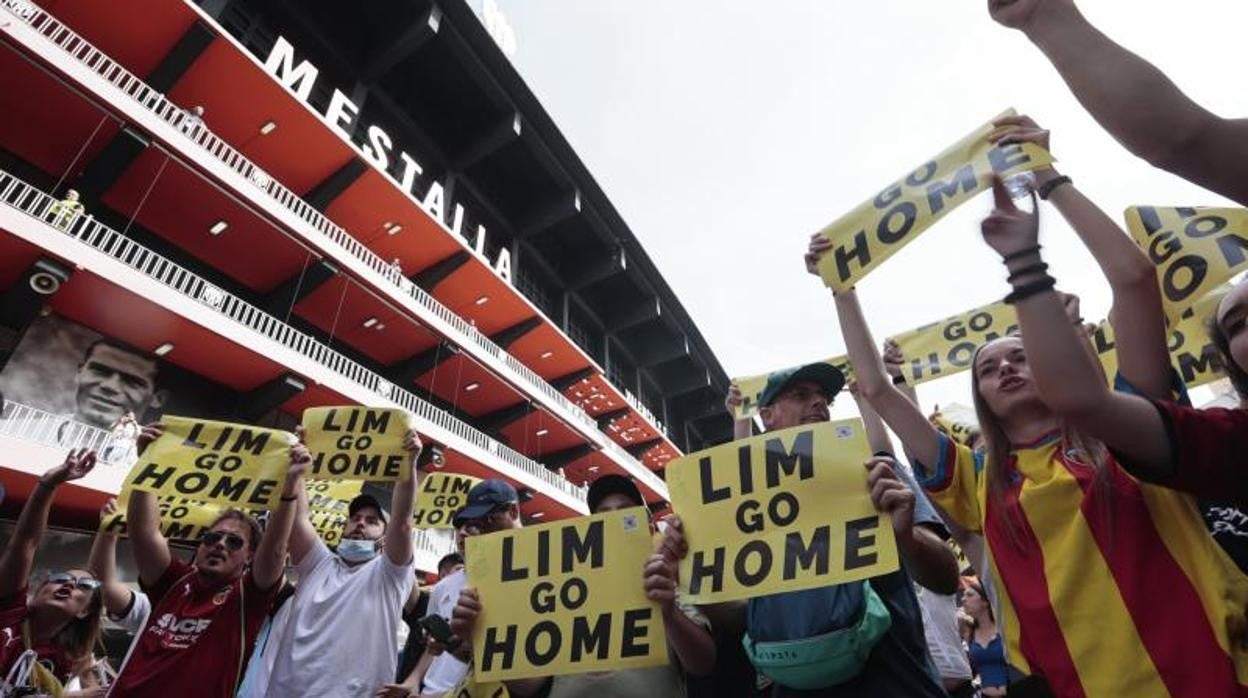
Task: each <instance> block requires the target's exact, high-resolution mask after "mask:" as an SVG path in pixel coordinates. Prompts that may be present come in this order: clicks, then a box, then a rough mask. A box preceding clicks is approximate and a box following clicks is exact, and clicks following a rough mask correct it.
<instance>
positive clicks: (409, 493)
mask: <svg viewBox="0 0 1248 698" xmlns="http://www.w3.org/2000/svg"><path fill="white" fill-rule="evenodd" d="M412 460H413V462H415V457H413V458H412ZM419 482H420V474H419V473H418V472H417V471H416V468H415V467H413V468H412V474H411V477H409V478H408V479H407V480H405V481H403V480H401V481H399V482H396V483H395V485H394V494H393V496H392V499H391V500H390V524H389V525H388V526H387V527H386V547H385V551H386V556H387V557H389V558H390V562H393V563H394V564H396V565H406V564H407V563H409V562H411V561H412V506H413V505H414V504H415V502H416V487H417V486H418V483H419Z"/></svg>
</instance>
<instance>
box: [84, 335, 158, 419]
mask: <svg viewBox="0 0 1248 698" xmlns="http://www.w3.org/2000/svg"><path fill="white" fill-rule="evenodd" d="M75 383H76V386H77V394H76V396H75V403H76V416H77V417H78V419H80V420H81V421H83V422H86V423H87V424H90V425H92V426H96V427H100V428H102V429H108V428H110V427H112V425H113V423H114V422H116V421H117V419H118V418H120V417H121V416H122V415H124V414H125V413H126V412H133V413H134V414H135V415H136V416H137V417H138V418H139V419H142V418H143V413H144V412H146V411H147V410H148V408H149V407H151V408H156V407H159V406H160V403H162V402H163V401H164V400H163V397H162V396H160V394H159V393H158V392H157V389H156V360H155V359H152V358H150V357H147V356H142V355H140V354H135V353H133V352H129V351H126V350H124V349H120V348H118V347H114V346H109V345H107V344H97V345H95V348H93V349H92V350H91V351H90V353H89V354H88V355H87V357H86V358H85V359H84V360H83V362H82V365H81V366H79V367H78V375H77V376H76V377H75Z"/></svg>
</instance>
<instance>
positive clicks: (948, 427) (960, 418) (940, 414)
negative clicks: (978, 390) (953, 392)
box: [929, 403, 980, 446]
mask: <svg viewBox="0 0 1248 698" xmlns="http://www.w3.org/2000/svg"><path fill="white" fill-rule="evenodd" d="M929 420H930V421H931V422H932V424H934V425H936V428H937V429H939V430H940V431H941V433H943V434H945V435H946V436H948V437H949V438H951V439H953V440H954V441H956V442H958V443H960V444H962V445H963V446H972V445H973V444H972V443H971V436H972V435H973V434H975V433H977V432H979V431H980V429H979V420H978V419H977V418H976V417H975V409H974V408H971V407H967V406H966V405H959V404H957V403H954V404H951V405H944V406H943V407H941V408H940V409H938V410H936V412H934V413H932V416H931V417H929Z"/></svg>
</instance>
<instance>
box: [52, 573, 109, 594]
mask: <svg viewBox="0 0 1248 698" xmlns="http://www.w3.org/2000/svg"><path fill="white" fill-rule="evenodd" d="M45 583H47V584H52V585H54V586H58V587H59V586H62V585H65V584H71V585H73V586H75V587H77V588H79V589H81V590H82V591H95V590H96V589H99V588H100V580H98V579H95V578H94V577H75V576H74V575H72V574H70V573H68V572H57V573H55V574H49V575H48V578H47V580H45Z"/></svg>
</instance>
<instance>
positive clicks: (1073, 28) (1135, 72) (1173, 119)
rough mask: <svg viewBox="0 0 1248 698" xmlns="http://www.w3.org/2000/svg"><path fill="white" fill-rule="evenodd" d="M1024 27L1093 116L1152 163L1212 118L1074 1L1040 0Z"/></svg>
mask: <svg viewBox="0 0 1248 698" xmlns="http://www.w3.org/2000/svg"><path fill="white" fill-rule="evenodd" d="M1025 31H1026V33H1027V35H1028V37H1029V38H1030V39H1031V40H1032V41H1033V42H1034V43H1035V44H1036V46H1037V47H1038V48H1039V49H1040V50H1041V51H1043V52H1044V54H1045V55H1046V56H1047V57H1048V59H1049V61H1050V62H1052V63H1053V66H1054V67H1055V68H1057V71H1058V72H1059V73H1060V74H1061V76H1062V79H1063V80H1065V81H1066V84H1067V85H1068V86H1069V87H1070V90H1071V91H1072V92H1073V93H1074V95H1075V98H1076V99H1078V100H1079V102H1080V103H1081V104H1082V105H1083V106H1084V108H1085V109H1087V110H1088V112H1090V113H1091V114H1092V117H1093V118H1095V119H1096V120H1097V122H1098V123H1100V124H1101V126H1102V127H1104V128H1105V129H1106V130H1107V131H1109V132H1110V134H1112V135H1113V136H1114V137H1115V138H1116V139H1118V141H1119V142H1121V143H1122V144H1123V145H1124V146H1125V147H1126V148H1127V149H1128V150H1130V151H1131V152H1133V153H1135V154H1136V155H1138V156H1140V157H1142V158H1144V159H1146V160H1148V161H1149V162H1152V163H1153V164H1156V165H1159V166H1164V163H1166V162H1167V161H1168V160H1170V159H1171V158H1172V157H1173V156H1174V154H1175V153H1176V152H1178V151H1180V150H1182V148H1183V147H1184V144H1185V143H1186V142H1188V141H1189V140H1190V139H1191V138H1192V137H1193V134H1196V133H1199V131H1200V130H1201V129H1202V128H1204V127H1205V125H1206V123H1207V122H1208V121H1210V120H1213V119H1215V118H1216V117H1214V116H1213V115H1212V114H1210V113H1209V112H1208V111H1206V110H1205V109H1203V108H1202V107H1201V106H1200V105H1198V104H1196V103H1195V102H1193V101H1192V100H1191V99H1189V98H1188V97H1187V95H1185V94H1183V92H1182V91H1181V90H1180V89H1179V88H1178V87H1177V86H1176V85H1175V84H1174V83H1173V82H1171V81H1170V79H1169V78H1167V77H1166V76H1165V74H1164V73H1162V72H1161V71H1160V70H1158V69H1157V68H1156V67H1154V66H1153V65H1152V64H1150V63H1148V62H1147V61H1145V60H1144V59H1142V58H1140V57H1139V56H1137V55H1135V54H1134V53H1132V52H1130V51H1128V50H1127V49H1125V48H1123V47H1122V46H1119V45H1118V44H1116V43H1114V41H1113V40H1112V39H1110V38H1109V37H1108V36H1106V35H1105V34H1103V33H1101V31H1100V30H1098V29H1097V28H1096V27H1094V26H1092V24H1090V23H1089V22H1088V20H1087V19H1086V18H1085V17H1084V16H1083V15H1082V14H1081V13H1080V12H1079V10H1078V9H1077V8H1076V7H1075V6H1074V4H1073V3H1063V2H1047V3H1042V5H1041V8H1040V9H1038V10H1037V12H1036V16H1035V17H1034V18H1033V19H1032V21H1031V22H1030V23H1029V25H1028V26H1027V27H1026V28H1025ZM1142 104H1147V105H1148V108H1147V109H1141V108H1140V105H1142Z"/></svg>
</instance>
